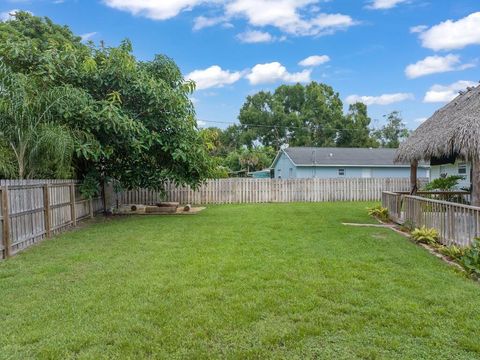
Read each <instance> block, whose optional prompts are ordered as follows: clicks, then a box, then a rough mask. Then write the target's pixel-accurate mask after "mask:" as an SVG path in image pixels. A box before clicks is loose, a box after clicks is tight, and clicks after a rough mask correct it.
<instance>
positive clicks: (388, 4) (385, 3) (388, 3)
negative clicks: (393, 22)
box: [367, 0, 408, 10]
mask: <svg viewBox="0 0 480 360" xmlns="http://www.w3.org/2000/svg"><path fill="white" fill-rule="evenodd" d="M407 1H408V0H372V1H370V4H369V5H368V6H367V7H368V8H369V9H374V10H385V9H391V8H394V7H395V6H397V5H399V4H402V3H406V2H407Z"/></svg>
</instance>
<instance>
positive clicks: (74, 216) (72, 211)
mask: <svg viewBox="0 0 480 360" xmlns="http://www.w3.org/2000/svg"><path fill="white" fill-rule="evenodd" d="M70 216H71V218H72V225H73V226H77V209H75V183H72V184H70Z"/></svg>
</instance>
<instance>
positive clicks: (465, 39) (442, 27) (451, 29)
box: [420, 12, 480, 51]
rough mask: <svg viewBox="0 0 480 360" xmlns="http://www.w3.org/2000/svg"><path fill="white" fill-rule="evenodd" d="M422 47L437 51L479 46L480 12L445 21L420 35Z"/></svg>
mask: <svg viewBox="0 0 480 360" xmlns="http://www.w3.org/2000/svg"><path fill="white" fill-rule="evenodd" d="M420 39H421V41H422V45H423V47H426V48H428V49H432V50H435V51H439V50H453V49H462V48H464V47H466V46H468V45H480V12H475V13H472V14H470V15H468V16H467V17H464V18H463V19H460V20H457V21H453V20H447V21H444V22H442V23H440V24H438V25H435V26H432V27H431V28H430V29H428V30H425V31H423V32H421V33H420Z"/></svg>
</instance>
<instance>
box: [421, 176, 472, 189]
mask: <svg viewBox="0 0 480 360" xmlns="http://www.w3.org/2000/svg"><path fill="white" fill-rule="evenodd" d="M462 179H463V177H462V176H459V175H451V176H447V177H440V178H437V179H434V180H432V181H430V182H429V183H428V184H427V185H425V190H428V191H431V190H442V191H448V190H452V189H454V188H455V187H456V186H457V185H458V182H459V181H460V180H462Z"/></svg>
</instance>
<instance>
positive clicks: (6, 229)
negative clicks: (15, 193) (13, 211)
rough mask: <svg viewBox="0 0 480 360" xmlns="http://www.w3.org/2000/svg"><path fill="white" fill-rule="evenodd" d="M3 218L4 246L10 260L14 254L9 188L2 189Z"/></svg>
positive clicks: (6, 255) (6, 256)
mask: <svg viewBox="0 0 480 360" xmlns="http://www.w3.org/2000/svg"><path fill="white" fill-rule="evenodd" d="M2 217H3V245H4V247H5V258H9V257H10V255H11V252H12V244H11V243H10V216H9V212H8V186H7V185H5V186H3V188H2Z"/></svg>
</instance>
